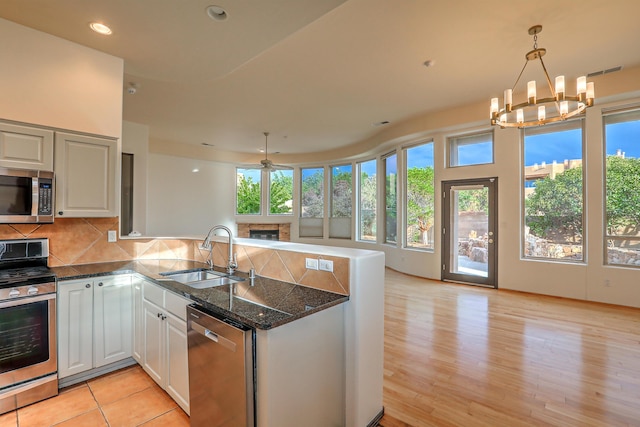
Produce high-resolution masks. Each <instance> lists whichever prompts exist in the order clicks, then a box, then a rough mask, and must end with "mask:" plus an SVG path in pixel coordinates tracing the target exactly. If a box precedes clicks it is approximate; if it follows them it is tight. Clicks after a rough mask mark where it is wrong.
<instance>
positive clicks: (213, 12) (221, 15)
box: [207, 5, 229, 21]
mask: <svg viewBox="0 0 640 427" xmlns="http://www.w3.org/2000/svg"><path fill="white" fill-rule="evenodd" d="M207 15H209V18H211V19H215V20H216V21H224V20H225V19H227V17H228V16H229V15H227V11H226V10H224V9H223V8H221V7H220V6H215V5H212V6H208V7H207Z"/></svg>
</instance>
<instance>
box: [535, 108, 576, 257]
mask: <svg viewBox="0 0 640 427" xmlns="http://www.w3.org/2000/svg"><path fill="white" fill-rule="evenodd" d="M582 140H583V138H582V121H581V120H577V121H572V122H566V123H561V124H559V125H548V126H545V127H542V128H529V129H527V130H526V131H525V136H524V179H525V183H526V185H525V187H524V188H523V191H524V196H525V202H524V208H525V218H524V256H525V258H546V259H556V260H565V261H582V260H583V249H584V248H583V224H584V214H583V212H584V202H583V200H584V198H583V179H584V178H583V175H584V173H583V168H582V149H583V142H582Z"/></svg>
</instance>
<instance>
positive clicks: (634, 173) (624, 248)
mask: <svg viewBox="0 0 640 427" xmlns="http://www.w3.org/2000/svg"><path fill="white" fill-rule="evenodd" d="M604 134H605V150H606V159H605V195H606V196H605V197H606V200H605V218H606V230H605V241H606V243H607V250H606V254H607V256H606V260H605V262H606V263H607V264H613V265H626V266H640V110H635V111H626V112H618V113H614V114H609V115H605V117H604Z"/></svg>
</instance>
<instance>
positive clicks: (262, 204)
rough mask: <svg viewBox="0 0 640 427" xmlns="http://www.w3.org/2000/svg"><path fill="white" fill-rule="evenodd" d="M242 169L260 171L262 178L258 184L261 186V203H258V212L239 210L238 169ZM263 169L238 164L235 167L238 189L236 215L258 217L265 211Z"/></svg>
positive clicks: (236, 192)
mask: <svg viewBox="0 0 640 427" xmlns="http://www.w3.org/2000/svg"><path fill="white" fill-rule="evenodd" d="M240 170H258V171H259V172H260V179H259V180H258V182H257V184H258V185H259V186H260V190H259V193H260V200H259V205H258V212H257V213H239V212H238V201H239V199H240V198H239V197H238V184H239V181H238V175H239V173H238V171H240ZM262 175H263V174H262V171H261V170H259V169H255V168H246V167H242V166H236V168H235V178H236V191H235V202H236V203H235V208H234V213H235V215H236V216H240V217H256V216H262V212H263V208H264V200H263V199H264V196H263V190H264V188H263V185H262V179H263V178H262Z"/></svg>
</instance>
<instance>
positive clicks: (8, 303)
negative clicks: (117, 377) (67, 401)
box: [0, 239, 58, 414]
mask: <svg viewBox="0 0 640 427" xmlns="http://www.w3.org/2000/svg"><path fill="white" fill-rule="evenodd" d="M48 257H49V242H48V240H47V239H22V240H0V414H3V413H5V412H9V411H12V410H14V409H16V408H20V407H22V406H26V405H29V404H31V403H34V402H37V401H39V400H43V399H46V398H48V397H51V396H55V395H56V394H58V373H57V371H58V359H57V348H56V281H55V275H54V274H53V273H52V271H51V270H50V269H49V268H48V267H47V261H48Z"/></svg>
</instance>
